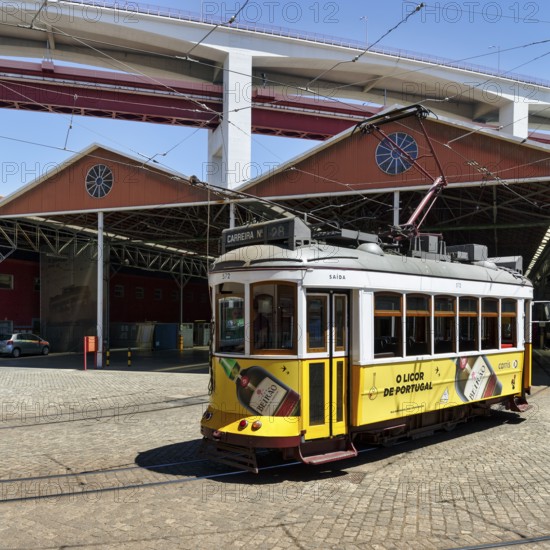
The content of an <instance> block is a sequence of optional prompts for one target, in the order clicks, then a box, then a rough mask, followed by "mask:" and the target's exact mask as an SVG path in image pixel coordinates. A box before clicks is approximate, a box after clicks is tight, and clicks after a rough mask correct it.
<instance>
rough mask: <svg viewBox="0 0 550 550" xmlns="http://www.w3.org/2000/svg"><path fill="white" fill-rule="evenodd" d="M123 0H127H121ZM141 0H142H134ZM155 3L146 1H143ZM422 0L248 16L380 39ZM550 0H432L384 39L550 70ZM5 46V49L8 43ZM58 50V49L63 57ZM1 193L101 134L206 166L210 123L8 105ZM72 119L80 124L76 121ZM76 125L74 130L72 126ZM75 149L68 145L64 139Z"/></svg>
mask: <svg viewBox="0 0 550 550" xmlns="http://www.w3.org/2000/svg"><path fill="white" fill-rule="evenodd" d="M119 3H120V4H122V2H119ZM133 4H135V2H134V3H133ZM140 4H141V5H145V3H141V2H140ZM147 4H148V5H150V6H162V7H167V8H170V7H171V8H177V9H185V10H186V11H190V12H194V13H196V14H197V15H199V14H200V13H201V12H202V13H203V14H206V15H209V16H211V17H219V18H221V19H223V20H227V19H229V18H230V17H231V16H232V15H233V14H234V13H235V12H236V11H238V10H239V8H240V7H241V6H243V4H244V1H241V2H233V1H231V0H229V1H225V2H214V1H210V0H202V1H201V0H190V1H187V2H183V1H176V0H172V1H171V0H158V2H157V1H154V0H149V2H147ZM417 4H418V3H417V2H402V1H400V0H385V1H384V2H379V1H374V0H373V1H364V2H362V3H359V2H356V1H353V0H344V1H338V2H337V1H324V0H322V1H313V0H296V1H286V0H249V2H248V4H247V5H246V6H245V8H244V9H243V10H242V12H241V14H240V16H239V22H241V23H243V24H250V25H254V24H257V25H276V26H280V27H285V28H288V29H291V30H306V31H309V32H315V33H320V34H325V35H330V36H335V37H345V38H351V39H354V40H358V41H361V42H363V41H365V40H368V42H369V43H373V42H375V41H378V39H380V38H381V37H382V36H383V35H384V34H385V33H387V32H388V31H389V30H390V29H391V28H393V27H394V26H395V25H397V24H398V23H399V22H400V21H401V20H402V19H403V18H404V17H405V16H406V15H407V14H409V13H410V12H411V11H412V10H413V9H414V7H415V6H416V5H417ZM549 39H550V3H547V2H543V1H542V0H539V1H537V2H529V1H519V2H517V1H515V2H514V1H511V0H510V1H505V2H494V1H484V0H479V1H475V0H471V1H468V0H466V1H462V2H456V1H448V2H447V1H439V2H425V7H424V8H423V9H422V10H420V11H419V12H418V13H415V14H414V15H412V16H411V17H410V18H409V19H408V21H407V22H406V23H404V24H402V25H400V26H398V28H397V29H395V30H393V31H392V32H390V33H389V34H388V35H387V36H385V37H384V38H383V39H382V40H381V41H380V42H379V43H378V44H377V46H378V47H388V48H393V49H402V50H405V51H409V52H417V53H424V54H427V55H434V56H441V57H445V58H448V59H450V60H468V62H470V63H473V64H478V65H484V66H487V67H491V68H493V69H497V68H498V69H500V70H501V71H510V72H514V73H521V74H524V75H528V76H531V77H537V78H543V79H547V80H550V42H546V43H543V44H533V43H535V42H538V41H544V40H549ZM0 55H1V49H0ZM54 60H55V58H54ZM0 116H1V117H2V118H1V120H2V124H1V125H0V136H1V137H0V144H1V151H2V160H1V163H0V195H4V196H6V195H8V194H9V193H12V192H13V191H15V190H17V189H18V188H19V187H21V186H22V185H24V184H26V183H28V182H30V181H32V180H33V179H35V178H36V177H38V176H40V175H41V174H42V173H44V172H45V171H46V170H47V169H48V168H51V167H53V166H54V165H56V164H58V163H62V162H63V161H64V160H66V159H68V158H70V157H71V156H72V154H73V153H71V152H69V151H79V150H81V149H83V148H85V147H86V146H87V145H89V144H90V143H93V142H98V143H103V144H105V145H107V146H109V147H111V148H114V149H117V150H119V151H121V152H123V153H127V154H132V155H134V156H140V155H143V156H144V157H151V156H154V155H162V154H163V153H166V152H168V151H170V152H169V153H167V154H166V155H163V156H162V157H157V158H161V159H162V163H163V164H164V165H165V166H167V167H170V168H172V169H174V170H177V171H179V172H181V173H183V174H187V175H190V174H197V175H199V174H201V171H202V165H203V163H204V162H206V160H207V146H206V144H207V132H206V131H205V130H199V131H197V130H195V129H186V128H179V127H171V126H166V125H152V124H145V123H131V122H124V121H106V120H103V119H94V118H91V117H86V118H84V117H74V118H73V119H72V121H71V118H70V117H68V116H61V115H53V114H44V113H30V112H24V111H12V110H8V109H3V110H1V111H0ZM70 126H71V127H70ZM69 127H70V130H69ZM316 143H317V142H312V141H300V140H296V139H283V138H275V137H267V136H253V150H252V159H253V162H256V163H258V164H264V163H265V164H269V165H272V164H273V163H282V162H284V161H286V160H288V159H289V158H291V157H293V156H295V155H297V154H299V153H301V152H303V151H305V150H307V149H308V148H310V147H312V146H314V145H315V144H316ZM65 144H66V148H67V150H68V151H64V150H63V149H64V147H65Z"/></svg>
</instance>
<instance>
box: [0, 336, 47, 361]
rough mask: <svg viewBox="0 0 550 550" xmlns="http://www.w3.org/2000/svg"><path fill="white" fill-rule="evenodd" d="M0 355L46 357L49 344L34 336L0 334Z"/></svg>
mask: <svg viewBox="0 0 550 550" xmlns="http://www.w3.org/2000/svg"><path fill="white" fill-rule="evenodd" d="M0 353H3V354H9V355H11V356H12V357H19V356H20V355H23V354H24V353H28V354H31V353H34V354H42V355H48V353H50V343H49V342H48V341H46V340H44V339H43V338H41V337H40V336H37V335H36V334H30V333H26V332H17V333H15V334H0Z"/></svg>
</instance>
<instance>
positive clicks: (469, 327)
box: [458, 297, 478, 351]
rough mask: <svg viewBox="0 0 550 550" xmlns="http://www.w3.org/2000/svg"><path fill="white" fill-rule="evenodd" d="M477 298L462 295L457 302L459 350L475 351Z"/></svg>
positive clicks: (476, 348)
mask: <svg viewBox="0 0 550 550" xmlns="http://www.w3.org/2000/svg"><path fill="white" fill-rule="evenodd" d="M477 310H478V299H477V298H469V297H464V298H460V299H459V302H458V335H459V340H458V347H459V351H477V350H478V336H477V326H478V325H477V319H478V311H477Z"/></svg>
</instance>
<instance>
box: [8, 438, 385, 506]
mask: <svg viewBox="0 0 550 550" xmlns="http://www.w3.org/2000/svg"><path fill="white" fill-rule="evenodd" d="M378 449H379V447H368V448H365V449H361V450H359V451H358V454H363V453H367V452H372V451H375V450H378ZM265 454H267V452H264V453H260V456H262V455H265ZM208 464H210V465H211V466H210V467H208ZM292 466H304V464H303V463H302V462H301V461H292V462H279V463H275V464H269V465H265V466H260V467H259V468H258V473H263V472H268V471H274V470H275V471H276V470H280V469H284V468H288V467H292ZM189 467H193V472H189V471H187V472H186V471H185V469H186V468H189ZM222 467H223V466H222V465H220V464H218V463H216V465H215V466H214V463H213V462H212V460H211V459H210V458H202V457H200V456H199V455H197V456H195V457H191V459H189V460H182V461H175V462H163V463H158V464H147V465H143V466H141V465H132V466H122V467H120V466H119V467H114V468H101V469H97V470H83V471H79V472H65V473H57V474H44V475H38V476H25V477H19V478H4V479H0V505H2V504H8V503H13V502H29V501H36V500H50V501H51V500H53V499H56V498H69V499H71V498H77V497H86V496H89V495H98V494H102V493H117V492H122V491H129V492H131V491H134V492H135V491H137V490H141V489H147V488H153V487H161V486H165V485H178V484H184V483H190V482H197V481H205V480H216V479H219V478H227V477H232V476H241V475H252V474H250V472H248V471H246V470H235V469H230V468H226V469H224V471H221V472H220V471H216V472H211V470H212V469H213V468H217V469H218V470H219V469H220V468H222ZM304 468H307V467H306V466H304ZM162 470H167V471H169V472H170V473H166V474H163V473H162V472H161V471H162ZM308 471H309V469H308ZM133 473H137V474H139V473H143V474H145V476H146V477H147V476H150V475H156V476H168V475H169V476H171V477H173V476H174V475H179V476H185V477H178V478H177V479H153V480H150V481H147V480H146V479H145V480H143V481H141V482H139V481H138V482H130V483H124V480H119V481H121V482H120V483H116V484H115V483H113V481H112V480H113V478H114V479H115V480H118V478H117V476H119V475H124V476H126V477H128V475H131V474H133ZM102 476H103V477H102ZM254 477H255V478H256V475H254ZM90 479H91V481H88V480H90Z"/></svg>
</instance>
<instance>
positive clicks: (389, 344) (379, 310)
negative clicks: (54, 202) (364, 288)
mask: <svg viewBox="0 0 550 550" xmlns="http://www.w3.org/2000/svg"><path fill="white" fill-rule="evenodd" d="M401 303H402V296H401V294H389V293H382V292H376V293H375V294H374V357H394V356H396V357H402V356H403V347H402V338H401V323H402V315H403V314H402V305H401Z"/></svg>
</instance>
